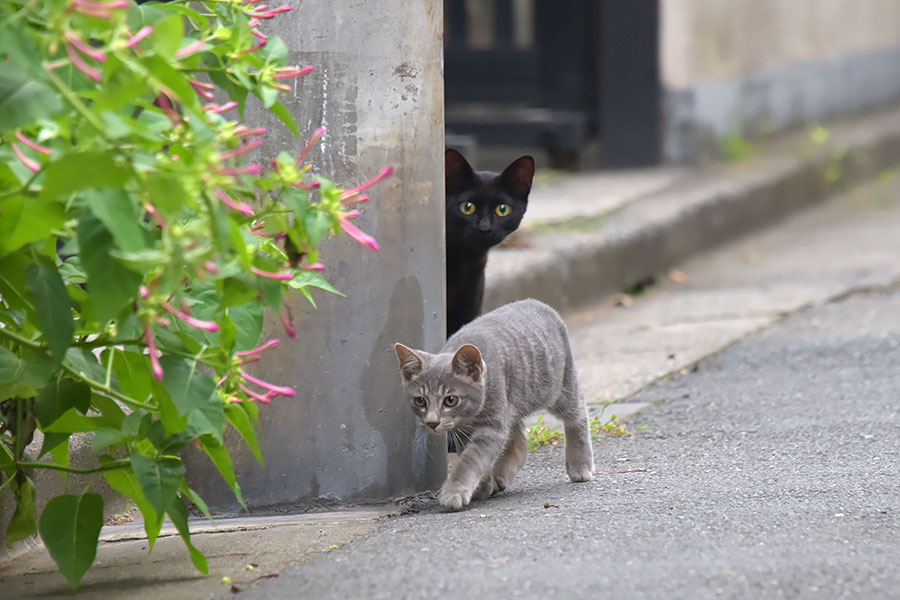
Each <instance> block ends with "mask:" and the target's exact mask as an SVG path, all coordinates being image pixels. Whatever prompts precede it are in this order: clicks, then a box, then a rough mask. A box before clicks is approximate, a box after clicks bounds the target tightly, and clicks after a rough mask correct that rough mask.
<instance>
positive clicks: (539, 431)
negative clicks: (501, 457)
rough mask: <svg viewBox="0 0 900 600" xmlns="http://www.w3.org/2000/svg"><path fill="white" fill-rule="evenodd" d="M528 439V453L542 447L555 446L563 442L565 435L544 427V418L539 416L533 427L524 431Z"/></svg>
mask: <svg viewBox="0 0 900 600" xmlns="http://www.w3.org/2000/svg"><path fill="white" fill-rule="evenodd" d="M525 436H526V437H527V438H528V451H529V452H533V451H534V450H537V449H538V448H540V447H542V446H556V445H558V444H559V443H560V442H562V441H563V439H564V438H565V435H564V434H563V432H562V431H559V430H558V429H550V428H549V427H547V426H546V425H544V416H543V415H541V416H540V417H539V418H538V420H537V423H535V424H534V427H529V428H528V429H526V430H525Z"/></svg>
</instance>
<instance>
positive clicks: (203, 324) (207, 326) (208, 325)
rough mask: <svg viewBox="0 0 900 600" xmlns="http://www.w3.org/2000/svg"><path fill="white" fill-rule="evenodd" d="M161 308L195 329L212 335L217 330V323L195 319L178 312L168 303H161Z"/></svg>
mask: <svg viewBox="0 0 900 600" xmlns="http://www.w3.org/2000/svg"><path fill="white" fill-rule="evenodd" d="M162 307H163V308H164V309H166V310H167V311H169V312H170V313H172V314H173V315H175V316H176V317H178V318H179V319H181V320H182V321H184V322H185V323H187V324H188V325H190V326H192V327H196V328H197V329H201V330H203V331H209V332H213V333H214V332H216V331H218V330H219V324H218V323H215V322H213V321H203V320H201V319H195V318H194V317H192V316H191V315H189V314H187V313H186V312H184V311H180V310H178V309H177V308H175V307H174V306H172V305H171V304H169V303H168V302H163V303H162Z"/></svg>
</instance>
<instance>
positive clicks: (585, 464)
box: [563, 411, 594, 482]
mask: <svg viewBox="0 0 900 600" xmlns="http://www.w3.org/2000/svg"><path fill="white" fill-rule="evenodd" d="M584 412H585V414H584V416H583V417H581V418H578V419H573V420H571V421H563V428H564V429H565V433H566V472H567V473H568V474H569V479H571V480H572V481H574V482H579V481H590V480H591V478H592V477H593V472H594V451H593V449H592V448H591V431H590V427H589V426H588V418H587V411H584Z"/></svg>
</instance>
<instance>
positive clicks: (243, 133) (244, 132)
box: [234, 125, 268, 137]
mask: <svg viewBox="0 0 900 600" xmlns="http://www.w3.org/2000/svg"><path fill="white" fill-rule="evenodd" d="M267 131H268V129H266V128H265V127H257V128H255V129H247V128H246V127H244V126H243V125H241V126H240V127H238V128H237V129H235V130H234V135H235V136H236V137H247V136H250V135H262V134H264V133H266V132H267Z"/></svg>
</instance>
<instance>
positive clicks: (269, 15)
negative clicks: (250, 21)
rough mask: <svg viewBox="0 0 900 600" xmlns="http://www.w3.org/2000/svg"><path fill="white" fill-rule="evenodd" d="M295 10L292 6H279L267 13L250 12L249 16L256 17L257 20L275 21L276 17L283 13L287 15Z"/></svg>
mask: <svg viewBox="0 0 900 600" xmlns="http://www.w3.org/2000/svg"><path fill="white" fill-rule="evenodd" d="M254 8H255V9H256V10H259V9H260V8H262V7H254ZM293 9H294V7H293V6H291V5H290V4H282V5H281V6H279V7H278V8H273V9H271V10H267V11H265V12H262V13H256V12H248V13H247V16H248V17H254V18H257V19H274V18H275V15H279V14H281V13H286V12H288V11H291V10H293Z"/></svg>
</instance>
